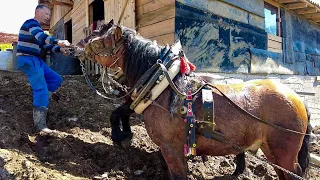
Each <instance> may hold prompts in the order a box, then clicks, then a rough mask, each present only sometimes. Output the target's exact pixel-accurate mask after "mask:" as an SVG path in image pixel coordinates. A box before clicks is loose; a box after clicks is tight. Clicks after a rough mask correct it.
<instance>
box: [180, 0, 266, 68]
mask: <svg viewBox="0 0 320 180" xmlns="http://www.w3.org/2000/svg"><path fill="white" fill-rule="evenodd" d="M176 9H177V11H176V27H175V34H176V37H177V38H179V39H180V41H181V43H182V45H183V47H184V49H185V51H186V54H187V56H188V58H189V60H190V61H191V62H193V63H194V64H195V65H196V66H197V68H198V70H200V71H210V72H241V73H248V72H249V68H250V54H249V48H251V47H254V48H261V49H266V48H267V38H266V32H265V31H264V30H261V29H260V28H257V27H254V26H251V25H248V24H244V23H240V22H237V21H234V20H231V19H227V18H223V17H221V16H217V15H214V14H211V13H205V12H203V11H202V10H199V9H196V8H192V7H188V6H186V5H183V4H180V3H178V2H177V3H176Z"/></svg>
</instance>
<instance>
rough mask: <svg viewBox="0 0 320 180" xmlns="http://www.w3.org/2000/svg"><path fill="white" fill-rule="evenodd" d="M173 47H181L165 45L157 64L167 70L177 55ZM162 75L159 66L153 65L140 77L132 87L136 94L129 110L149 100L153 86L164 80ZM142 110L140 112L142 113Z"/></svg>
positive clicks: (178, 44)
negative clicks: (161, 64) (162, 65)
mask: <svg viewBox="0 0 320 180" xmlns="http://www.w3.org/2000/svg"><path fill="white" fill-rule="evenodd" d="M175 46H181V44H180V42H179V43H177V44H174V45H172V47H171V48H170V47H169V46H168V45H167V46H166V47H165V48H164V49H162V51H161V55H160V57H159V60H158V62H160V63H163V64H164V65H165V67H166V68H169V67H170V66H171V65H173V63H174V61H175V58H174V57H176V56H177V54H176V53H175V52H174V51H175V50H174V49H175ZM162 73H163V72H162V69H161V68H160V66H159V65H158V64H154V65H153V66H152V67H151V68H150V69H149V70H148V71H147V72H146V73H144V74H143V75H142V77H141V78H140V79H139V80H138V82H137V83H136V85H135V87H134V88H135V90H136V92H137V96H136V97H135V98H134V100H133V102H132V103H131V105H130V108H131V109H133V110H135V108H136V107H137V106H138V105H139V104H141V102H146V101H148V100H149V99H150V97H151V92H152V89H153V88H154V86H155V85H156V84H159V83H160V82H161V81H162V80H165V77H164V75H163V74H162ZM145 108H146V107H144V109H145ZM144 109H143V110H144ZM143 110H140V111H141V112H142V111H143ZM135 111H136V110H135ZM136 113H138V114H139V112H136Z"/></svg>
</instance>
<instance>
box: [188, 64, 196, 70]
mask: <svg viewBox="0 0 320 180" xmlns="http://www.w3.org/2000/svg"><path fill="white" fill-rule="evenodd" d="M188 65H189V67H190V72H191V71H195V70H196V69H197V67H196V65H194V64H192V63H191V62H188Z"/></svg>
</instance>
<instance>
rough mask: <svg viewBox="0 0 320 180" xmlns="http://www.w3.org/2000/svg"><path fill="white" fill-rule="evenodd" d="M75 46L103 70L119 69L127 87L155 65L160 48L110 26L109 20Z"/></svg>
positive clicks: (131, 31) (133, 33)
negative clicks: (102, 67)
mask: <svg viewBox="0 0 320 180" xmlns="http://www.w3.org/2000/svg"><path fill="white" fill-rule="evenodd" d="M78 46H80V47H81V46H82V47H84V54H83V56H84V57H85V58H86V59H89V60H92V61H97V62H98V63H100V64H101V65H103V66H105V67H107V68H118V67H120V68H121V69H122V70H123V71H124V74H125V75H126V79H127V80H128V83H129V86H130V87H132V86H133V85H134V83H135V82H136V81H137V80H138V79H139V77H141V76H142V75H143V73H144V72H146V71H147V70H148V69H149V68H150V67H151V66H152V65H153V64H154V63H156V61H157V59H158V58H159V56H160V53H161V50H162V48H164V47H163V46H160V45H158V44H157V43H156V42H155V41H151V40H147V39H144V38H143V37H141V36H140V35H139V34H137V32H136V31H135V30H132V29H130V28H127V27H124V26H120V25H116V24H114V23H113V20H111V21H110V22H109V23H108V24H106V25H104V26H103V27H102V28H101V29H100V30H98V31H96V32H95V33H93V34H91V35H90V36H88V37H86V38H85V39H83V40H81V41H80V43H78Z"/></svg>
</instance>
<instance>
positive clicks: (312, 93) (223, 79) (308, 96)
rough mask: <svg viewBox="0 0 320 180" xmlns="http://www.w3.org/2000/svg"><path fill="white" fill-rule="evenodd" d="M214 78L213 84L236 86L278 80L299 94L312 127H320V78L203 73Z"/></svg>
mask: <svg viewBox="0 0 320 180" xmlns="http://www.w3.org/2000/svg"><path fill="white" fill-rule="evenodd" d="M202 74H206V75H210V76H211V77H213V78H214V81H213V82H212V83H216V84H236V83H242V82H244V81H248V80H252V79H276V80H278V81H280V82H282V83H284V84H286V85H288V86H289V87H290V88H292V89H293V90H294V91H295V92H297V93H298V94H299V95H300V97H301V98H302V100H303V101H304V102H305V103H306V105H307V106H308V108H309V110H310V113H311V123H312V125H320V101H319V99H320V77H319V78H318V80H317V77H316V76H299V75H252V74H227V73H202Z"/></svg>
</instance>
